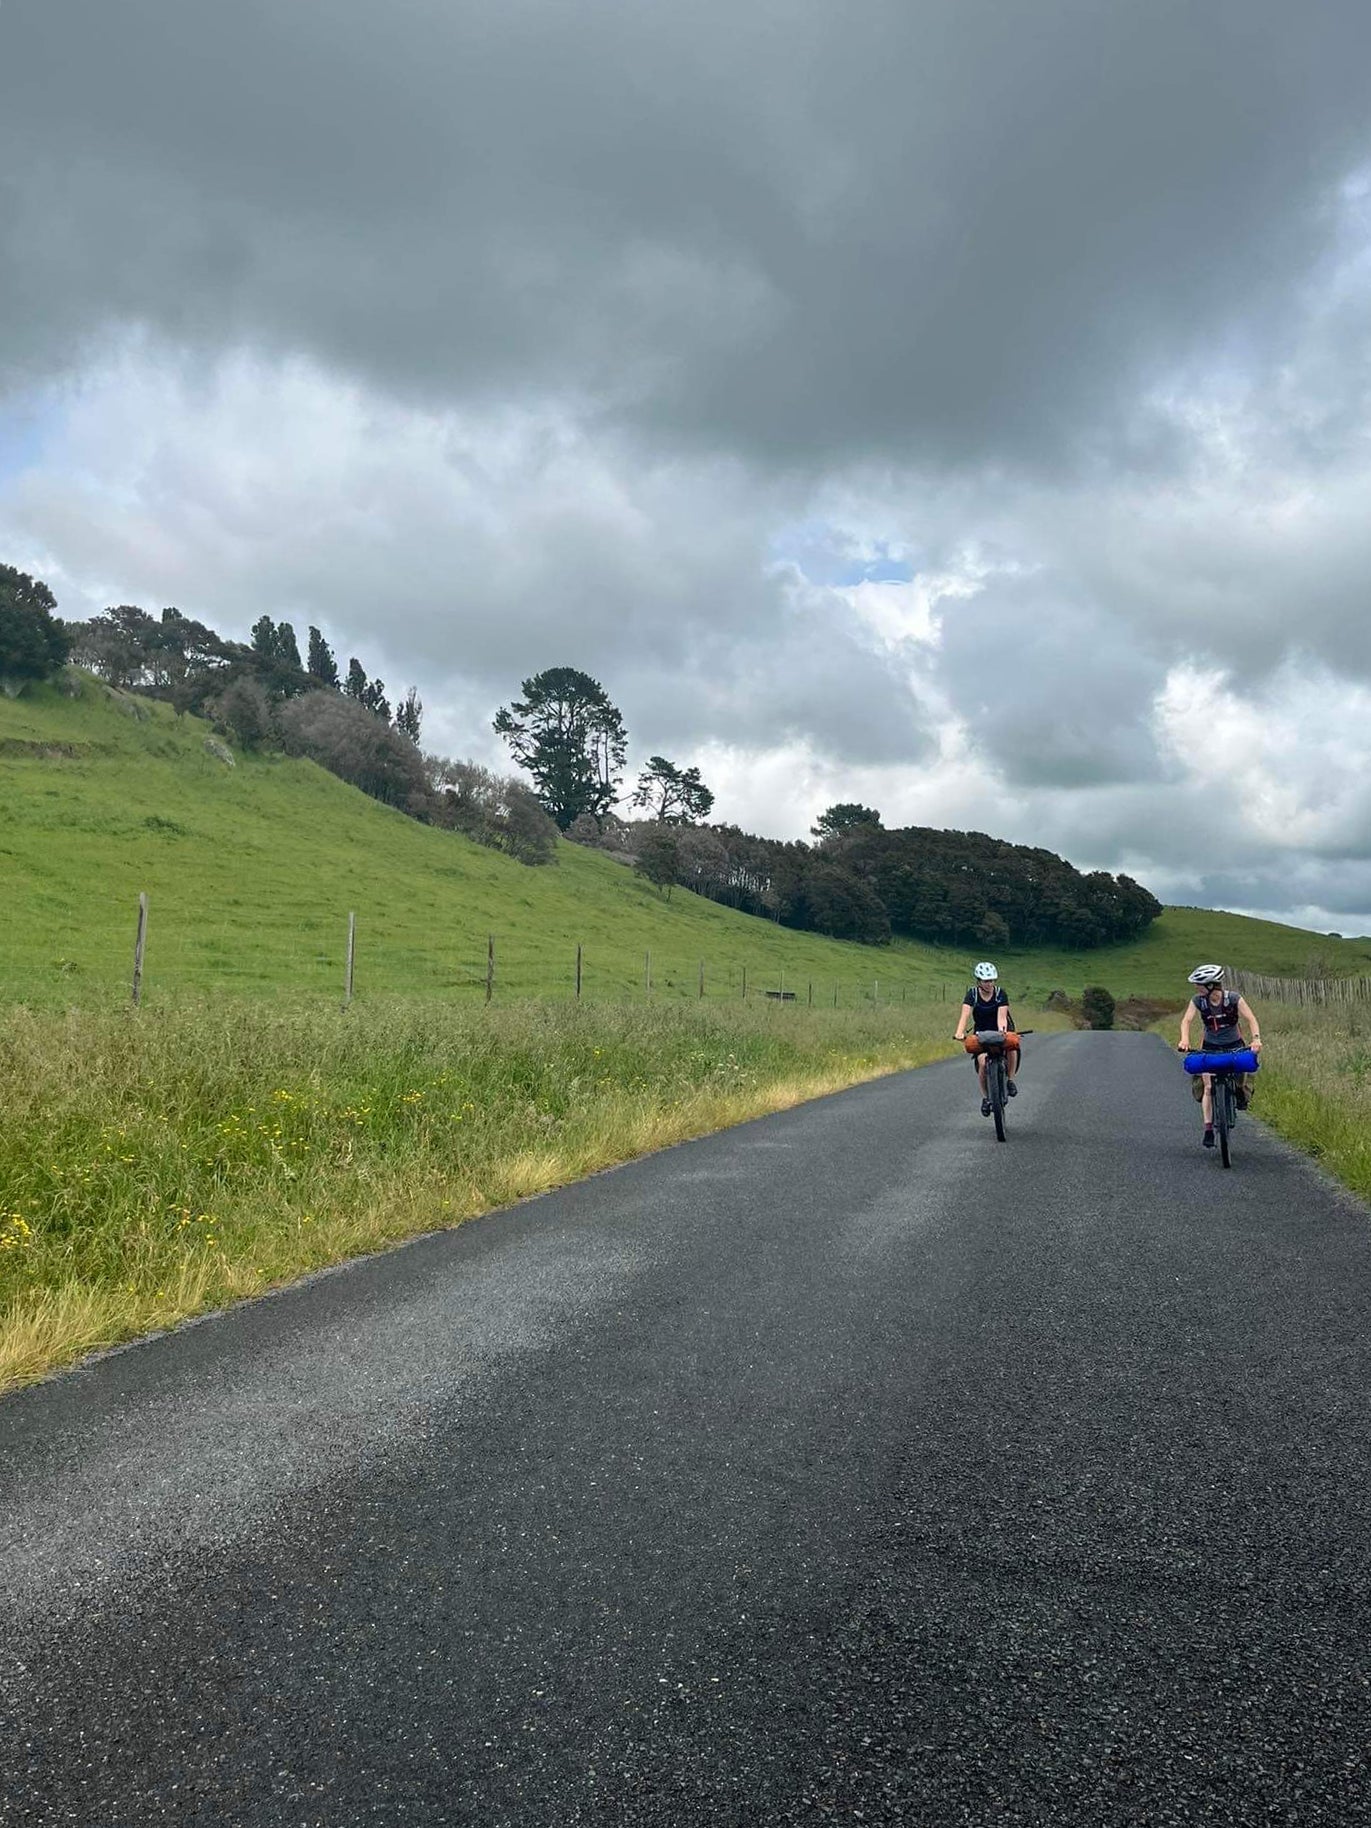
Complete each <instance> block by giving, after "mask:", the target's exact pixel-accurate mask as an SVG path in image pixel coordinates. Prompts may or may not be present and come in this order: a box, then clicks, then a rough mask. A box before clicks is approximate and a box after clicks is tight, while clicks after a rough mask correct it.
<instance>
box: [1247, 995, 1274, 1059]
mask: <svg viewBox="0 0 1371 1828" xmlns="http://www.w3.org/2000/svg"><path fill="white" fill-rule="evenodd" d="M1238 1020H1239V1021H1240V1022H1246V1024H1247V1034H1248V1044H1249V1046H1250V1047H1251V1049H1252V1052H1253V1053H1254V1054H1259V1053H1260V1052H1261V1050H1262V1031H1261V1028H1260V1027H1259V1026H1258V1023H1257V1018H1256V1017H1255V1016H1254V1015H1253V1014H1252V1011H1251V1010H1250V1009H1249V1008H1248V1007H1247V998H1246V997H1242V996H1240V997H1239V998H1238ZM1277 1051H1278V1052H1279V1049H1278V1050H1277Z"/></svg>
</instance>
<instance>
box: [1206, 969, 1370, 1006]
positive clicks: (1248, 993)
mask: <svg viewBox="0 0 1371 1828" xmlns="http://www.w3.org/2000/svg"><path fill="white" fill-rule="evenodd" d="M1228 979H1229V982H1230V983H1231V984H1232V986H1233V988H1234V989H1235V990H1239V991H1241V992H1242V994H1243V996H1245V997H1246V998H1247V1000H1248V1002H1249V1003H1251V1002H1255V1001H1257V1000H1258V999H1260V1001H1262V1002H1264V1003H1289V1004H1294V1005H1295V1007H1296V1008H1299V1009H1304V1008H1310V1009H1323V1008H1329V1007H1333V1006H1337V1005H1342V1004H1348V1003H1365V1002H1368V1001H1371V977H1313V978H1303V977H1294V978H1292V977H1266V976H1264V975H1263V974H1262V973H1261V972H1260V971H1236V970H1230V972H1229V974H1228Z"/></svg>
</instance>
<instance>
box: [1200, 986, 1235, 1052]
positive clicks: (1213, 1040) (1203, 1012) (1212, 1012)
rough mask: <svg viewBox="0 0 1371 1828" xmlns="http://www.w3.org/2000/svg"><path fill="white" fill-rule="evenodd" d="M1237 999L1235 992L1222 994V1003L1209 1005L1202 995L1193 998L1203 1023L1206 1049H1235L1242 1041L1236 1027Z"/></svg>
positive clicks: (1230, 991)
mask: <svg viewBox="0 0 1371 1828" xmlns="http://www.w3.org/2000/svg"><path fill="white" fill-rule="evenodd" d="M1239 1000H1240V999H1239V997H1238V993H1237V991H1236V990H1227V991H1225V992H1224V998H1223V1001H1222V1003H1211V1002H1210V1001H1209V998H1208V997H1207V996H1204V995H1200V996H1197V997H1196V998H1195V1007H1196V1009H1198V1010H1199V1012H1200V1019H1201V1021H1202V1022H1203V1023H1204V1039H1205V1045H1206V1046H1207V1047H1237V1046H1239V1045H1240V1043H1241V1041H1242V1030H1241V1029H1240V1028H1239V1027H1238V1003H1239Z"/></svg>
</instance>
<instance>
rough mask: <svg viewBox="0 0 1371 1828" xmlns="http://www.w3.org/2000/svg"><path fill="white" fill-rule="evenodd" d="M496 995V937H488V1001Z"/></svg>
mask: <svg viewBox="0 0 1371 1828" xmlns="http://www.w3.org/2000/svg"><path fill="white" fill-rule="evenodd" d="M494 995H495V935H494V934H493V933H490V934H487V936H486V1001H487V1003H488V1002H489V1001H490V999H491V998H492V997H493V996H494Z"/></svg>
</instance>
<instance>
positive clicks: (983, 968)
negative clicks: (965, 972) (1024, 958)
mask: <svg viewBox="0 0 1371 1828" xmlns="http://www.w3.org/2000/svg"><path fill="white" fill-rule="evenodd" d="M972 975H973V976H974V977H978V978H979V979H980V980H981V982H982V983H983V984H993V983H994V982H995V980H996V978H998V977H999V975H1000V974H999V972H998V971H997V970H996V969H995V967H994V966H993V965H992V964H991V963H990V962H989V960H988V959H982V960H981V962H980V964H979V965H977V967H976V969H975V971H974V972H973V973H972Z"/></svg>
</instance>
